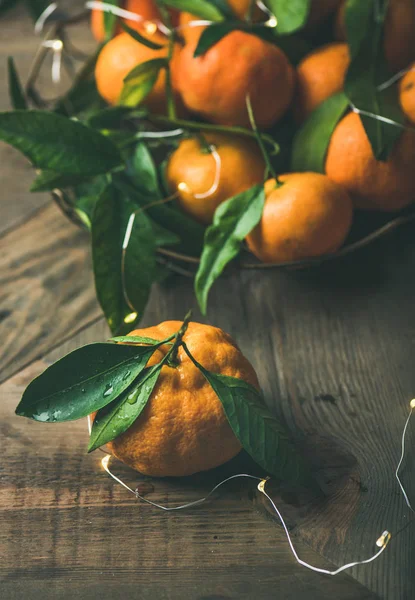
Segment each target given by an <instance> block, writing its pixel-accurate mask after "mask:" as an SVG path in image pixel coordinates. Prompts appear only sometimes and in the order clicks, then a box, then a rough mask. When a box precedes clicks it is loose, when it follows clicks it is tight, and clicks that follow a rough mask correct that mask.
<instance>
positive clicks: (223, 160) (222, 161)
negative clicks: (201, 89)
mask: <svg viewBox="0 0 415 600" xmlns="http://www.w3.org/2000/svg"><path fill="white" fill-rule="evenodd" d="M203 136H204V138H205V140H206V142H207V143H208V144H209V146H213V148H214V152H213V153H211V152H209V151H208V150H207V149H206V148H205V147H204V146H203V144H202V143H201V140H200V139H197V137H192V138H189V139H185V140H183V141H182V142H181V143H180V145H179V147H178V148H177V150H175V151H174V152H173V153H172V155H171V156H170V158H169V161H168V164H167V169H166V179H167V183H168V185H169V188H170V190H171V191H172V192H173V193H174V192H176V193H177V202H178V204H179V206H180V208H181V209H182V210H183V211H184V212H186V213H188V214H189V215H191V216H192V217H193V218H194V219H195V220H196V221H199V222H200V223H203V224H206V225H209V224H210V223H211V222H212V220H213V215H214V213H215V210H216V208H217V207H218V206H219V204H221V202H223V201H224V200H227V199H228V198H231V197H232V196H235V195H236V194H239V193H240V192H243V191H244V190H246V189H248V188H250V187H252V186H253V185H255V184H257V183H261V182H262V181H263V180H264V174H265V162H264V159H263V157H262V154H261V152H260V149H259V147H258V145H257V144H256V142H254V141H251V140H246V139H243V138H242V137H240V136H235V135H226V134H219V133H204V134H203Z"/></svg>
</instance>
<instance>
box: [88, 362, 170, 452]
mask: <svg viewBox="0 0 415 600" xmlns="http://www.w3.org/2000/svg"><path fill="white" fill-rule="evenodd" d="M161 369H162V364H161V363H159V364H157V365H154V366H153V367H148V368H147V369H144V371H142V372H141V374H140V375H139V377H138V378H137V379H136V380H135V381H134V383H133V384H132V385H131V386H130V387H129V388H128V389H127V390H125V392H123V394H122V395H121V396H120V397H119V398H117V400H115V401H114V402H112V403H111V404H109V405H107V406H105V407H104V408H101V409H100V410H99V411H98V414H97V415H96V417H95V420H94V422H93V424H92V431H91V435H90V439H89V445H88V452H92V451H93V450H96V449H97V448H99V447H100V446H103V445H104V444H107V443H108V442H110V441H111V440H114V439H115V438H116V437H118V436H119V435H121V434H122V433H124V431H126V430H127V429H128V428H129V427H131V425H132V424H133V423H134V421H136V420H137V419H138V417H139V416H140V415H141V413H142V412H143V410H144V408H145V407H146V404H147V402H148V400H149V398H150V396H151V394H152V392H153V390H154V387H155V385H156V383H157V380H158V378H159V375H160V371H161Z"/></svg>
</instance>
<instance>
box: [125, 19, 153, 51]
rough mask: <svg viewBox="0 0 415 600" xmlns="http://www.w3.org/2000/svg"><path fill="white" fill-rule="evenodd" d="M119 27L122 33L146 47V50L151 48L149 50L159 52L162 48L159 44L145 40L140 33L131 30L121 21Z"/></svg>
mask: <svg viewBox="0 0 415 600" xmlns="http://www.w3.org/2000/svg"><path fill="white" fill-rule="evenodd" d="M120 25H121V27H122V29H124V31H125V32H126V33H128V35H130V36H131V37H132V38H133V39H135V41H136V42H139V43H140V44H143V45H144V46H147V48H151V50H161V49H162V48H163V46H162V45H161V44H156V43H155V42H153V41H151V40H149V39H147V38H145V37H144V36H142V35H141V34H140V33H138V31H137V30H136V29H132V28H131V27H129V26H128V25H127V23H125V22H124V21H121V22H120Z"/></svg>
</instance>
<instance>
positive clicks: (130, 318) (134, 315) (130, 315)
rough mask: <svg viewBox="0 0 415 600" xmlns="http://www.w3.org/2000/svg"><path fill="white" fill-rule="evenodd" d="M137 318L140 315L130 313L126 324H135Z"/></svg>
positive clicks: (125, 319) (125, 318) (125, 321)
mask: <svg viewBox="0 0 415 600" xmlns="http://www.w3.org/2000/svg"><path fill="white" fill-rule="evenodd" d="M137 316H138V315H137V313H136V312H131V313H129V314H128V315H126V316H125V317H124V323H133V322H134V321H135V320H136V318H137Z"/></svg>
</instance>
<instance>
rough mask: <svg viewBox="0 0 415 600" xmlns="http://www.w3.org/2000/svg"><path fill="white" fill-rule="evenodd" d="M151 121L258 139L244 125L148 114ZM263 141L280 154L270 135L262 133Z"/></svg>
mask: <svg viewBox="0 0 415 600" xmlns="http://www.w3.org/2000/svg"><path fill="white" fill-rule="evenodd" d="M147 119H148V120H149V121H153V123H159V124H160V125H174V126H175V127H182V128H183V129H189V130H190V131H216V132H217V133H229V134H236V135H242V136H245V137H248V138H251V139H257V136H256V134H255V132H254V131H251V130H250V129H245V128H244V127H228V126H227V125H213V124H212V123H198V122H196V121H186V120H185V119H170V118H169V117H164V116H162V115H153V114H149V115H147ZM261 138H262V141H263V142H266V143H267V144H269V146H271V147H272V148H273V154H278V153H279V151H280V147H279V145H278V144H277V142H276V141H275V140H273V139H272V137H271V136H270V135H267V134H262V136H261Z"/></svg>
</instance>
